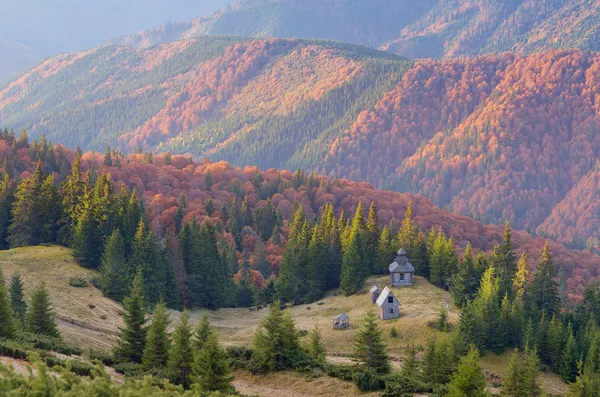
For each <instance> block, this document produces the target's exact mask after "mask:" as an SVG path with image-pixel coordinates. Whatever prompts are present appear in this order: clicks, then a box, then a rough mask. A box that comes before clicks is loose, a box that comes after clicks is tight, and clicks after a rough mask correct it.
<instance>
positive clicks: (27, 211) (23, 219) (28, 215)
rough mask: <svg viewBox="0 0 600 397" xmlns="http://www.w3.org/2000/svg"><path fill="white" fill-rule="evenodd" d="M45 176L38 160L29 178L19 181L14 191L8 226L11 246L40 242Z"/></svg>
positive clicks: (42, 223)
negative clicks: (10, 219)
mask: <svg viewBox="0 0 600 397" xmlns="http://www.w3.org/2000/svg"><path fill="white" fill-rule="evenodd" d="M45 179H46V177H45V176H44V173H43V172H42V163H41V161H38V163H37V165H36V167H35V171H34V173H33V175H32V176H31V178H26V179H23V180H22V181H21V183H20V184H19V186H18V188H17V192H16V193H15V202H14V204H13V209H12V218H13V221H12V224H11V226H10V231H9V233H10V237H9V240H10V245H11V247H22V246H30V245H38V244H40V243H41V242H42V233H43V230H44V220H45V215H44V214H43V213H42V209H43V204H44V202H45V200H44V197H43V196H42V185H43V184H44V180H45Z"/></svg>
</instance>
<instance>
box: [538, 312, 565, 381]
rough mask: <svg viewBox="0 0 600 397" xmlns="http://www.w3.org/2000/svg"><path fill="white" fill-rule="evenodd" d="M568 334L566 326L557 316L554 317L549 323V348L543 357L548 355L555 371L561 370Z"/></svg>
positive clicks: (549, 362)
mask: <svg viewBox="0 0 600 397" xmlns="http://www.w3.org/2000/svg"><path fill="white" fill-rule="evenodd" d="M566 338H567V335H566V334H565V328H564V325H563V323H562V321H560V319H558V318H557V317H556V316H553V317H552V320H550V323H549V324H548V330H547V344H546V346H547V348H546V352H545V353H546V354H544V355H542V357H544V356H547V357H548V359H549V360H548V361H547V363H548V364H550V365H551V366H552V369H553V370H554V372H557V373H558V372H560V369H561V364H562V359H563V352H564V347H565V343H566Z"/></svg>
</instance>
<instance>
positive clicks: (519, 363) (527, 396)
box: [501, 349, 542, 397]
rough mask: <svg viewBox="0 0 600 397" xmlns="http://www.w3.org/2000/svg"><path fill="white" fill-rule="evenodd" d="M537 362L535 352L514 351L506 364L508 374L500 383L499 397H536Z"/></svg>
mask: <svg viewBox="0 0 600 397" xmlns="http://www.w3.org/2000/svg"><path fill="white" fill-rule="evenodd" d="M538 374H539V360H538V357H537V353H536V352H535V350H529V349H525V351H523V352H519V351H518V350H515V352H514V353H512V354H511V356H510V359H509V362H508V374H507V376H506V377H505V378H504V380H503V382H502V390H501V395H502V396H506V397H538V396H541V395H542V390H541V388H540V386H539V384H538V380H537V377H538Z"/></svg>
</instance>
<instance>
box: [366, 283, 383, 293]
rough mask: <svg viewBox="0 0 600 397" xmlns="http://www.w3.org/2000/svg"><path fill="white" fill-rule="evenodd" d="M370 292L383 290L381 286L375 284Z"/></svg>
mask: <svg viewBox="0 0 600 397" xmlns="http://www.w3.org/2000/svg"><path fill="white" fill-rule="evenodd" d="M369 292H370V293H371V294H372V293H374V292H381V290H380V289H379V287H378V286H376V285H375V286H373V288H371V289H370V290H369Z"/></svg>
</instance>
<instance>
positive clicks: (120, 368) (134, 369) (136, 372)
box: [113, 362, 146, 378]
mask: <svg viewBox="0 0 600 397" xmlns="http://www.w3.org/2000/svg"><path fill="white" fill-rule="evenodd" d="M113 368H114V370H115V371H117V372H118V373H120V374H123V375H125V376H129V377H132V378H139V377H140V376H143V375H145V374H146V371H145V370H144V367H143V366H142V365H141V364H137V363H126V362H125V363H117V364H115V365H113Z"/></svg>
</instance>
